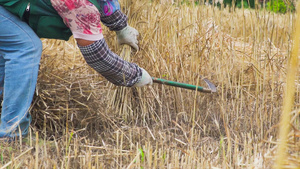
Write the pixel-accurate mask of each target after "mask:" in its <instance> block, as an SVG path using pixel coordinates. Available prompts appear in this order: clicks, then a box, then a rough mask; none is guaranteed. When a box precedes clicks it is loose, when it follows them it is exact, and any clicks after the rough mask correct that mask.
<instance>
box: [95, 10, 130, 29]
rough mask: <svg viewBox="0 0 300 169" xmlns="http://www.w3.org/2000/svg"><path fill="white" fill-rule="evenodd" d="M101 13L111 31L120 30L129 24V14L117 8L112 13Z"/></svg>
mask: <svg viewBox="0 0 300 169" xmlns="http://www.w3.org/2000/svg"><path fill="white" fill-rule="evenodd" d="M100 13H101V21H102V23H103V24H104V25H105V26H107V27H108V28H109V29H110V30H111V31H120V30H122V29H124V28H125V27H126V26H127V16H126V15H125V14H123V13H122V12H121V11H120V10H116V11H115V12H114V13H112V14H111V15H108V16H105V14H104V13H103V12H102V11H100Z"/></svg>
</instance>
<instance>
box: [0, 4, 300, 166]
mask: <svg viewBox="0 0 300 169" xmlns="http://www.w3.org/2000/svg"><path fill="white" fill-rule="evenodd" d="M122 7H123V8H124V9H123V11H124V12H126V14H127V15H128V16H129V18H130V20H129V23H130V25H132V26H133V27H135V28H137V29H138V30H139V31H140V34H141V36H140V48H141V50H140V51H139V52H137V53H134V52H132V51H131V49H130V48H129V47H128V46H123V47H121V48H119V47H118V46H117V45H116V40H115V35H114V34H113V33H111V32H109V31H107V30H105V31H104V32H105V38H106V40H107V42H108V43H109V46H110V47H111V49H112V50H113V51H115V52H116V53H118V54H120V55H121V56H122V57H124V58H126V59H127V60H130V61H132V62H135V63H137V64H139V65H140V66H141V67H144V68H145V69H146V70H148V71H149V73H150V74H151V75H152V76H155V77H162V78H165V79H169V80H175V81H179V82H185V83H190V84H197V83H198V82H199V78H200V75H201V76H203V77H207V78H208V79H210V80H211V81H212V82H213V83H215V84H216V85H217V87H218V93H216V94H203V93H196V92H194V91H189V90H184V89H179V88H174V87H169V86H163V85H159V84H154V85H152V86H151V87H145V88H138V89H135V88H123V87H116V86H113V85H112V84H110V83H109V82H107V81H106V80H105V79H103V78H102V77H101V76H99V75H98V74H97V73H96V72H94V71H93V70H92V69H91V68H90V67H88V66H87V64H86V63H85V61H84V59H83V57H82V56H81V54H80V52H79V50H78V49H77V47H76V44H75V42H74V40H73V39H71V40H70V41H68V42H62V41H57V40H43V44H44V52H43V58H42V62H41V67H40V73H39V81H38V86H37V90H36V91H37V94H36V96H35V98H34V102H33V106H32V109H31V114H32V115H33V120H34V121H33V123H32V133H31V135H32V136H31V137H30V139H29V141H27V143H26V144H19V143H17V142H16V143H11V144H7V143H1V154H0V156H1V159H0V166H4V167H6V166H8V167H9V168H271V167H272V165H273V164H274V159H275V155H276V148H277V145H278V144H277V138H278V134H277V133H278V126H279V118H280V114H281V110H282V103H283V93H284V86H285V79H286V72H287V68H286V65H287V62H288V60H289V58H290V56H291V54H290V53H291V47H292V43H291V37H292V30H293V27H294V25H293V20H294V17H295V16H294V15H293V14H285V15H279V14H274V13H269V12H267V11H264V10H241V9H237V10H235V11H231V10H229V9H222V10H219V9H218V8H214V7H212V6H202V5H200V6H193V5H185V4H184V5H181V6H177V5H168V2H165V3H162V4H160V3H158V2H157V3H156V2H153V3H148V2H147V1H143V0H137V1H135V2H134V3H133V2H131V1H126V2H125V1H123V5H122ZM230 11H231V12H230ZM296 82H297V83H296V95H295V106H294V107H293V108H292V110H293V111H292V112H290V115H291V117H292V118H291V122H290V124H291V126H292V130H291V132H290V134H289V137H288V138H289V140H288V142H287V145H288V150H289V151H288V158H287V161H284V163H285V166H286V168H296V167H300V155H299V152H300V149H299V147H300V141H299V137H300V131H299V129H300V128H299V120H300V119H299V111H300V101H299V98H300V97H299V94H300V93H299V89H300V86H299V83H298V79H296ZM36 132H38V133H39V135H40V137H37V139H38V138H40V140H39V141H37V140H36V141H31V138H33V137H36V136H35V134H36ZM23 142H24V141H23Z"/></svg>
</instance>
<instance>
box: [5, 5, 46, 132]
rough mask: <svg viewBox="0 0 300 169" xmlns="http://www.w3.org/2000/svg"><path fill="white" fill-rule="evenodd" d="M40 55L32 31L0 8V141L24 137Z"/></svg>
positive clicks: (37, 43) (28, 122) (39, 47)
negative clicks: (4, 138) (0, 139)
mask: <svg viewBox="0 0 300 169" xmlns="http://www.w3.org/2000/svg"><path fill="white" fill-rule="evenodd" d="M41 53H42V43H41V41H40V39H39V38H38V37H37V35H36V34H35V33H34V32H33V31H32V29H31V28H30V27H29V26H28V25H27V24H26V23H25V22H23V21H21V20H20V19H19V18H18V17H16V16H15V15H12V14H11V13H9V12H8V11H7V10H5V9H4V8H3V7H2V6H0V94H2V95H3V102H2V111H1V121H0V123H1V124H0V138H1V137H16V136H20V135H22V136H24V135H27V132H28V128H29V125H30V122H31V116H30V114H29V112H28V111H29V107H30V105H31V102H32V98H33V95H34V91H35V86H36V82H37V76H38V70H39V63H40V58H41ZM19 131H21V133H20V132H19Z"/></svg>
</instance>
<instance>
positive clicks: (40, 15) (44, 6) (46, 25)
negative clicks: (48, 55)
mask: <svg viewBox="0 0 300 169" xmlns="http://www.w3.org/2000/svg"><path fill="white" fill-rule="evenodd" d="M89 1H90V2H91V3H93V4H94V5H95V6H96V7H97V8H98V10H100V6H99V4H98V3H97V0H89ZM29 3H30V17H29V23H28V24H29V26H30V27H31V28H32V29H33V30H34V32H35V33H36V34H37V35H38V37H40V38H49V39H62V40H68V39H69V38H70V36H72V32H71V30H70V29H69V28H68V27H67V26H66V25H65V24H64V22H63V20H62V18H61V17H60V16H59V15H58V13H57V12H56V10H55V9H54V8H53V7H52V5H51V2H50V0H0V5H1V6H3V7H4V8H5V9H7V10H8V11H10V12H11V13H13V14H15V15H17V16H18V17H19V18H20V19H23V14H24V12H25V10H26V7H27V5H28V4H29Z"/></svg>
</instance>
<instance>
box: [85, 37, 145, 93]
mask: <svg viewBox="0 0 300 169" xmlns="http://www.w3.org/2000/svg"><path fill="white" fill-rule="evenodd" d="M79 49H80V51H81V53H82V55H83V57H84V59H85V60H86V62H87V63H88V65H90V66H91V67H92V68H93V69H95V70H96V71H97V72H98V73H100V74H101V75H102V76H103V77H105V78H106V79H107V80H108V81H110V82H111V83H113V84H115V85H118V86H127V87H131V86H133V85H134V84H135V83H137V82H139V81H140V79H141V77H142V70H141V68H140V67H139V66H138V65H136V64H134V63H130V62H127V61H125V60H123V59H122V58H121V57H119V56H118V55H117V54H115V53H113V52H112V51H111V50H110V49H109V48H108V46H107V44H106V42H105V40H104V39H101V40H99V41H96V42H94V43H93V44H91V45H88V46H79Z"/></svg>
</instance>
